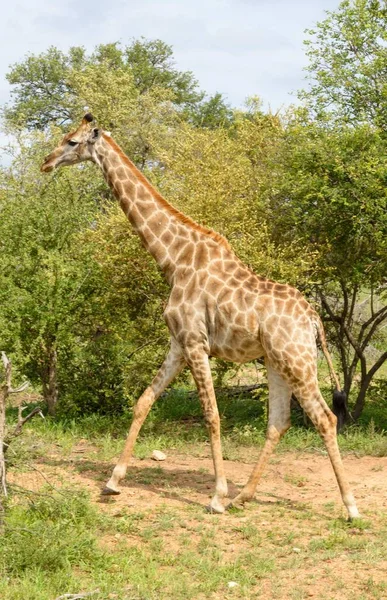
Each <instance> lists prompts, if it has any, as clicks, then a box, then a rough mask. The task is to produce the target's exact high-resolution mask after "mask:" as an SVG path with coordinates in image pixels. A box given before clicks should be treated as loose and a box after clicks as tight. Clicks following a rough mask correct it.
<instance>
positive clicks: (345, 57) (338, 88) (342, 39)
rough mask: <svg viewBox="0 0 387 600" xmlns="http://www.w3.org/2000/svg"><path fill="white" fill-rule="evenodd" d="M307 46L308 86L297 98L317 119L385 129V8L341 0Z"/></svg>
mask: <svg viewBox="0 0 387 600" xmlns="http://www.w3.org/2000/svg"><path fill="white" fill-rule="evenodd" d="M327 14H328V16H327V18H326V19H325V20H324V21H322V22H320V23H318V24H317V26H316V28H315V29H314V30H310V31H309V32H308V33H309V35H310V38H309V39H308V40H307V41H305V45H306V48H307V51H306V54H307V56H308V58H309V65H308V67H307V69H306V70H307V73H308V79H309V80H310V82H311V86H310V88H309V89H308V90H304V91H301V92H300V94H299V96H300V98H301V99H303V100H306V101H307V103H308V105H309V106H310V107H311V108H312V109H313V111H314V114H315V116H316V117H317V119H324V113H327V112H328V113H329V117H330V119H332V120H334V121H339V122H344V123H351V124H353V125H357V124H359V123H370V124H373V125H375V126H377V127H380V128H381V129H382V130H384V131H385V130H386V126H387V86H386V84H385V82H386V76H387V45H386V42H387V6H386V3H385V2H383V1H380V0H343V1H342V2H341V3H340V5H339V7H338V9H337V10H336V11H333V12H329V11H328V13H327Z"/></svg>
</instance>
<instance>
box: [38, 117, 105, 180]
mask: <svg viewBox="0 0 387 600" xmlns="http://www.w3.org/2000/svg"><path fill="white" fill-rule="evenodd" d="M93 121H94V117H93V115H91V114H90V113H87V114H86V115H85V116H84V117H83V119H82V122H81V124H80V125H79V127H78V129H76V130H75V131H72V132H71V133H68V134H66V135H65V136H64V138H63V139H62V141H61V143H60V144H59V146H57V147H56V148H55V150H53V151H52V152H51V154H49V155H48V156H46V158H45V159H44V163H43V164H42V166H41V168H40V170H41V171H42V172H43V173H48V172H49V171H52V170H53V169H55V168H56V167H65V166H67V165H75V164H76V163H79V162H83V161H85V160H93V147H94V144H95V142H96V141H97V140H98V138H99V137H100V135H101V133H102V132H101V130H100V129H97V128H96V127H92V122H93Z"/></svg>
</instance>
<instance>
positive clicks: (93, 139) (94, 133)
mask: <svg viewBox="0 0 387 600" xmlns="http://www.w3.org/2000/svg"><path fill="white" fill-rule="evenodd" d="M99 137H101V130H100V129H98V127H94V129H92V130H91V135H90V137H89V142H90V143H91V144H95V142H96V141H97V140H98V138H99Z"/></svg>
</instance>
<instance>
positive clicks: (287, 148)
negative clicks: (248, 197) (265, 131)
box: [268, 113, 387, 419]
mask: <svg viewBox="0 0 387 600" xmlns="http://www.w3.org/2000/svg"><path fill="white" fill-rule="evenodd" d="M306 116H307V115H306ZM304 117H305V114H303V113H301V116H300V117H299V118H296V119H294V120H293V121H292V122H291V123H290V124H289V126H288V128H287V131H286V133H285V136H284V141H283V146H282V150H281V153H280V155H279V156H280V160H279V161H278V159H277V161H276V170H277V174H280V173H281V170H282V175H281V176H280V177H277V180H276V182H275V185H276V188H277V191H276V193H275V194H273V195H272V198H271V202H270V209H269V210H268V218H269V219H270V220H271V222H272V225H273V228H272V235H273V236H274V240H275V241H276V243H279V242H280V241H281V243H288V244H292V243H293V240H294V239H298V240H300V241H301V242H302V244H303V245H304V248H305V252H306V253H307V254H310V255H311V256H312V255H314V256H315V261H314V265H312V266H313V269H312V271H311V272H310V277H309V281H308V282H307V287H308V288H309V291H310V292H312V290H314V291H315V292H316V293H317V300H318V301H320V302H321V306H322V311H323V317H324V319H325V321H326V322H327V324H328V325H329V331H330V334H331V339H332V340H333V341H334V342H335V346H336V348H337V350H338V353H339V356H340V361H341V367H342V370H343V374H344V390H345V392H346V393H347V394H349V392H350V391H351V389H352V387H353V382H354V377H355V375H356V374H357V371H358V369H359V368H360V382H359V389H358V390H357V393H356V395H355V401H354V411H353V416H354V418H355V419H357V418H358V417H359V416H360V415H361V412H362V410H363V407H364V402H365V395H366V392H367V390H368V388H369V385H370V383H371V381H372V379H373V377H374V376H375V375H376V373H377V372H378V370H379V369H380V368H381V366H382V365H383V364H384V362H385V361H386V360H387V352H386V351H385V342H386V338H385V335H383V331H382V329H383V324H384V323H386V321H387V305H386V286H385V283H386V277H387V243H386V240H387V213H386V205H387V198H386V185H385V183H386V177H387V172H386V167H385V164H384V156H385V154H386V141H385V138H384V136H383V135H381V134H379V133H378V132H377V131H375V129H374V128H372V127H371V126H369V125H363V126H358V127H356V128H354V127H353V126H346V127H344V126H336V127H333V126H332V125H331V127H330V128H329V129H327V128H326V127H325V126H324V125H321V124H319V123H316V122H310V121H309V120H308V119H306V120H305V118H304Z"/></svg>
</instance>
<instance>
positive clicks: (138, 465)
mask: <svg viewBox="0 0 387 600" xmlns="http://www.w3.org/2000/svg"><path fill="white" fill-rule="evenodd" d="M205 452H206V450H205ZM254 459H255V456H253V453H251V454H249V453H248V459H247V460H246V462H239V461H238V462H235V461H225V469H226V474H227V478H228V482H229V491H230V497H233V496H234V495H236V493H237V492H238V489H240V487H241V486H243V484H244V483H245V482H246V480H247V478H248V476H249V474H250V472H251V469H252V464H253V461H254ZM344 464H345V468H346V471H347V474H348V478H349V481H350V484H351V486H352V488H353V491H354V494H355V497H356V500H357V504H358V508H359V510H360V512H361V513H362V514H363V515H364V516H365V518H366V519H367V520H370V521H371V522H372V521H374V525H373V527H374V530H375V529H377V527H378V525H377V515H379V517H380V515H386V514H387V476H386V475H387V457H383V458H377V457H367V456H366V457H359V458H357V457H355V456H353V455H349V456H346V457H345V458H344ZM35 465H36V468H37V470H34V471H29V472H24V473H10V474H9V480H10V482H11V481H12V480H13V481H15V482H17V483H18V484H20V485H23V486H24V487H26V488H29V489H34V490H36V489H39V488H41V486H42V485H43V484H44V483H45V479H44V478H47V480H48V481H50V483H52V484H54V485H57V486H60V485H65V486H66V487H69V486H75V487H77V488H78V489H79V488H80V487H81V488H83V489H87V491H88V492H89V494H90V496H91V498H92V500H93V502H95V503H96V505H97V506H98V509H99V510H102V511H106V512H107V513H109V514H111V515H114V516H118V517H119V516H120V514H121V512H122V511H125V512H126V514H127V513H128V512H129V513H130V511H133V512H135V513H139V512H142V513H144V514H146V515H147V519H148V524H149V525H152V519H154V515H155V513H157V510H160V509H161V508H163V509H167V510H170V511H171V512H172V513H173V514H177V515H180V518H184V519H185V521H186V523H187V522H191V524H192V522H193V521H195V519H196V518H197V517H195V514H199V511H198V510H196V512H195V510H194V511H192V510H191V508H194V509H195V508H196V509H199V510H200V511H201V510H202V507H205V506H206V505H207V504H208V500H209V498H210V497H211V494H212V491H213V487H214V478H213V474H212V473H213V467H212V461H211V458H210V456H209V448H208V456H203V457H199V458H198V457H192V456H189V455H182V454H178V453H177V452H170V453H168V455H167V459H166V460H165V461H163V462H155V461H153V460H151V459H150V458H149V459H141V460H140V459H136V458H134V459H133V460H132V462H131V465H130V468H129V470H128V474H127V477H126V479H125V481H123V482H122V487H121V494H120V495H119V496H115V497H113V498H109V499H108V500H107V501H101V498H100V493H99V492H100V489H101V487H103V484H104V483H105V482H106V480H107V479H108V478H109V477H110V473H111V469H112V466H113V465H114V463H113V462H112V463H109V464H108V463H106V462H100V461H98V460H95V459H94V457H93V448H92V447H91V446H90V445H89V444H88V442H87V441H86V440H85V441H81V442H80V443H79V444H78V445H77V446H76V447H74V448H73V450H72V452H71V454H70V455H68V456H67V457H64V456H63V455H60V454H59V453H58V454H56V453H53V454H49V455H47V456H46V457H45V458H44V460H40V462H38V463H35ZM43 476H44V477H43ZM281 511H282V512H281ZM200 514H203V515H204V514H205V511H204V510H203V511H202V512H200ZM345 514H346V513H345V510H344V508H343V507H342V503H341V498H340V494H339V491H338V488H337V484H336V480H335V477H334V474H333V470H332V467H331V465H330V462H329V459H328V457H327V456H326V455H323V454H309V453H292V452H286V453H283V454H277V455H275V456H274V457H273V458H272V459H271V461H270V464H269V466H268V468H267V470H266V472H265V474H264V476H263V479H262V482H261V484H260V486H259V489H258V491H257V494H256V498H255V501H254V502H253V503H251V504H250V505H249V506H248V507H247V508H246V510H245V511H241V512H240V513H239V512H238V513H237V514H233V515H229V514H226V515H222V516H218V515H206V517H202V518H204V519H205V521H206V522H208V524H209V527H211V528H212V530H213V531H215V529H214V528H216V533H215V535H216V536H217V537H216V540H217V544H218V548H220V549H221V551H222V552H224V554H225V556H226V558H227V557H228V559H229V560H233V556H236V555H237V554H238V552H242V551H243V550H246V549H247V548H248V545H249V540H248V538H246V535H241V534H240V533H238V531H239V532H240V531H243V528H246V527H247V526H248V525H251V524H254V527H255V528H257V529H258V530H259V532H260V535H265V532H266V531H269V530H270V532H271V544H273V543H275V541H274V542H273V535H274V538H275V536H277V539H278V540H279V541H278V542H277V548H275V547H274V546H273V545H272V546H271V547H272V548H273V552H274V551H275V552H276V553H277V554H276V556H277V557H280V559H279V560H281V554H278V545H279V544H280V543H281V541H280V539H281V537H280V536H281V535H285V534H288V536H295V538H294V539H295V541H291V542H289V543H290V546H289V549H284V554H283V556H284V560H285V559H286V560H288V556H289V552H290V553H291V552H292V551H294V552H300V551H302V552H303V551H304V550H303V549H304V548H305V550H306V549H307V548H309V550H308V552H306V551H305V561H304V563H303V564H301V565H300V564H299V565H298V567H297V568H296V570H295V571H294V573H293V574H291V572H290V571H289V568H288V567H286V568H285V567H284V566H282V564H281V563H280V562H279V563H278V569H279V571H278V575H277V576H276V577H275V578H273V577H268V578H267V579H265V578H264V579H263V580H262V581H261V583H260V587H259V590H258V589H257V590H256V596H255V595H254V596H251V597H259V598H261V597H265V598H273V599H274V598H281V599H284V600H287V599H288V598H297V597H300V598H306V597H315V598H324V599H325V598H334V599H335V600H336V599H337V600H341V599H347V598H348V599H349V598H351V599H352V598H355V599H357V598H359V599H360V598H361V599H363V598H379V599H381V598H387V588H386V591H385V592H384V589H385V588H384V586H385V584H386V583H387V576H386V573H387V556H386V557H385V560H384V559H383V557H382V558H381V559H380V557H379V559H378V560H377V561H375V565H372V564H370V561H369V560H368V561H367V560H364V561H363V560H359V561H358V562H357V563H356V564H355V565H354V560H353V558H351V552H350V551H347V550H346V549H344V550H343V551H342V553H341V554H340V553H339V554H337V555H334V556H333V557H332V558H329V557H328V558H327V557H325V559H324V563H323V564H319V563H318V562H317V561H316V558H315V557H313V551H312V552H311V551H310V543H311V540H314V539H317V538H318V537H319V536H321V535H322V533H321V532H323V535H326V536H327V535H329V531H328V530H329V526H330V523H331V522H333V521H334V520H335V519H337V518H339V517H345ZM383 518H384V517H383ZM207 520H208V521H207ZM185 526H186V525H185ZM262 532H263V534H262ZM273 532H274V534H273ZM327 532H328V533H327ZM160 535H164V538H163V543H165V544H166V547H167V548H168V549H171V548H173V547H174V545H175V546H176V549H177V550H178V542H177V538H178V532H177V531H175V532H173V531H172V532H171V531H168V532H165V534H164V533H161V534H160ZM191 535H192V536H195V535H196V533H195V527H193V526H192V530H191ZM353 535H354V536H356V535H363V536H364V535H366V536H367V535H370V536H372V535H373V534H372V532H371V533H370V532H369V531H368V530H367V529H366V530H365V531H360V530H357V529H356V528H354V530H353ZM376 538H377V532H376V531H375V539H376ZM289 539H290V537H289ZM138 541H139V540H138V538H136V537H133V538H132V539H130V536H128V540H127V544H128V546H130V545H131V544H133V545H134V544H137V543H138ZM105 542H106V544H108V545H109V544H111V545H114V544H115V543H116V539H114V537H113V536H112V539H106V540H105ZM121 543H122V540H121ZM294 544H295V545H296V546H299V547H300V548H301V550H300V548H297V547H296V549H294V548H293V547H292V546H293V545H294ZM261 549H262V548H261ZM288 550H289V552H288ZM268 551H270V550H268ZM365 552H366V551H365ZM365 558H366V557H365ZM286 564H289V563H288V562H287V563H286ZM286 569H287V570H286ZM337 569H338V571H337ZM337 573H339V575H338V574H337ZM273 579H275V580H276V581H275V583H274V582H273ZM289 581H291V582H292V585H296V589H300V590H301V592H300V594H299V596H297V594H296V595H294V594H293V595H292V596H289V595H287V593H286V591H284V588H283V585H282V583H284V584H285V585H286V584H287V583H289ZM370 581H371V582H372V585H373V586H374V585H376V586H379V587H378V588H377V589H378V590H379V591H378V592H377V593H376V592H375V591H371V592H370V593H369V594H368V593H367V591H366V592H364V589H365V588H366V587H367V585H368V584H367V582H370ZM338 582H339V583H338ZM346 584H348V585H350V589H351V593H349V592H348V589H347V591H345V590H344V588H343V587H342V586H343V585H344V586H345V585H346ZM297 586H299V588H298V587H297ZM380 586H381V589H380ZM373 589H374V588H372V590H373ZM375 589H376V588H375ZM341 590H344V591H341ZM225 597H226V596H225ZM227 597H228V596H227ZM238 597H239V596H238ZM243 597H245V596H243ZM211 598H218V596H217V595H214V596H211Z"/></svg>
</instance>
